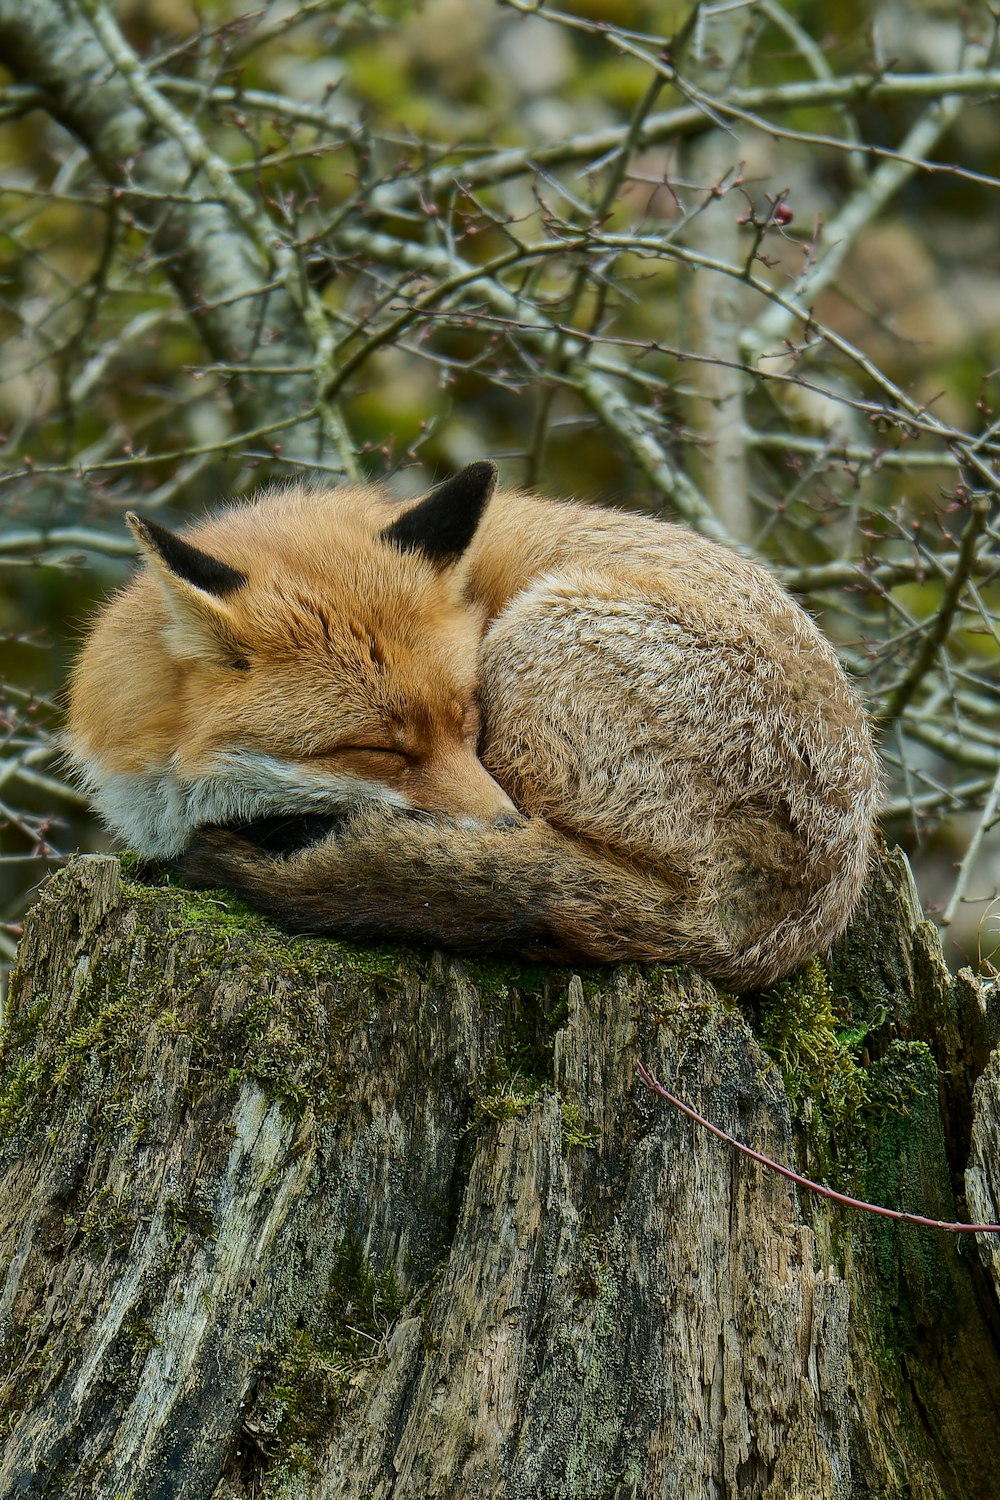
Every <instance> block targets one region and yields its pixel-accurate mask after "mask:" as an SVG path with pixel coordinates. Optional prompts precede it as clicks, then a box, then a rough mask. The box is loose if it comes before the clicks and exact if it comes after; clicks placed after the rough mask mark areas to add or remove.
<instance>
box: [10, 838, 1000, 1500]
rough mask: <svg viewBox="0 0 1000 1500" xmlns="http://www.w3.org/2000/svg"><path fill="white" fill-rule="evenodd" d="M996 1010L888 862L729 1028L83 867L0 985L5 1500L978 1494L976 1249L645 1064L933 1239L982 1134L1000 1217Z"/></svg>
mask: <svg viewBox="0 0 1000 1500" xmlns="http://www.w3.org/2000/svg"><path fill="white" fill-rule="evenodd" d="M989 999H990V996H989V994H988V992H987V991H984V990H983V989H982V988H981V987H980V986H978V985H977V984H976V982H975V981H974V980H973V979H972V976H971V975H970V974H969V973H968V972H967V971H965V972H963V973H962V974H961V975H960V976H959V977H958V979H956V980H954V981H953V980H952V979H951V978H950V976H949V975H948V973H947V971H946V969H945V967H944V964H943V962H942V959H941V955H940V949H939V947H938V944H937V938H936V935H935V933H934V930H933V928H931V927H930V926H929V925H928V924H926V923H924V922H922V921H921V920H920V914H919V910H918V908H917V907H916V904H915V900H914V897H913V894H912V886H911V883H910V880H909V873H908V870H907V868H906V865H905V861H904V860H903V859H902V857H901V856H899V855H893V856H888V857H886V859H885V860H884V862H883V864H882V866H881V867H880V868H879V869H878V870H877V871H876V872H875V874H874V875H873V879H872V882H871V885H870V888H869V892H868V896H867V902H866V905H865V908H864V910H863V911H862V913H861V914H860V916H859V918H858V920H857V922H856V923H855V925H854V927H853V929H852V931H851V933H850V934H849V935H848V937H847V938H846V939H845V940H844V941H843V942H842V943H841V944H839V945H838V947H837V949H836V950H835V951H834V953H833V954H832V955H831V956H830V958H829V961H828V962H827V963H825V964H821V963H819V962H815V963H813V964H810V965H808V966H807V967H806V969H805V970H804V971H802V973H801V974H799V975H797V976H795V978H793V979H792V980H790V981H787V982H785V983H784V984H782V985H779V986H778V987H777V988H776V989H775V990H774V991H772V992H770V993H768V994H767V995H764V996H760V997H750V998H747V997H744V998H743V999H742V1000H739V1001H736V1000H733V999H732V998H731V997H726V996H724V995H720V994H718V993H717V992H716V991H715V990H714V989H713V988H712V986H710V985H709V984H708V983H706V982H705V981H704V980H702V979H700V978H699V977H697V976H696V975H693V974H691V973H690V972H687V971H680V970H673V969H667V968H663V967H658V966H652V967H647V968H639V967H634V966H632V967H624V968H621V969H617V970H614V971H611V970H603V971H598V970H593V971H588V972H580V973H573V972H571V971H569V970H564V969H557V968H542V967H531V966H525V965H519V964H508V963H501V962H497V963H489V964H486V963H468V962H464V961H461V960H459V959H456V958H452V957H444V956H441V955H438V954H418V953H413V952H409V951H403V950H395V949H389V948H383V949H375V950H372V949H363V948H359V947H354V946H351V945H347V944H338V943H333V942H328V941H321V940H316V939H303V938H295V939H293V938H290V937H287V936H285V935H283V934H282V933H281V932H280V931H279V930H278V929H276V928H275V927H273V926H271V925H270V924H268V923H266V922H264V921H262V920H261V919H259V918H257V917H254V916H251V915H250V914H249V913H247V912H246V910H245V909H244V908H242V907H240V906H239V905H238V903H235V902H234V901H233V900H232V898H230V897H227V896H226V895H225V893H221V892H220V893H208V894H206V893H199V894H193V893H191V892H189V891H185V890H183V889H180V888H178V887H176V886H171V885H169V884H164V885H161V886H155V885H154V886H149V885H141V884H138V883H136V882H135V880H134V879H133V878H131V876H130V875H129V874H128V873H126V874H123V872H122V870H121V867H120V865H119V862H118V861H117V860H116V859H113V858H108V857H98V856H92V857H85V858H81V859H78V860H76V861H75V862H74V863H73V864H71V865H70V866H68V867H67V868H66V869H65V870H63V871H61V872H59V873H58V874H57V875H56V876H55V877H53V878H52V879H51V880H50V881H49V883H48V884H47V885H46V887H45V888H44V889H43V891H42V894H41V895H40V897H39V898H38V901H37V903H36V905H35V906H34V908H33V910H32V911H31V913H30V915H29V918H28V922H27V924H26V930H25V935H24V939H23V942H22V945H21V950H20V955H19V962H18V965H17V967H16V970H15V973H14V975H13V977H12V983H11V993H10V1014H9V1019H8V1030H7V1035H6V1042H5V1049H4V1054H3V1064H4V1067H3V1093H2V1098H0V1130H2V1137H3V1141H4V1160H3V1168H4V1185H3V1189H2V1196H0V1244H2V1267H3V1272H4V1281H3V1290H2V1301H0V1339H2V1365H0V1420H2V1431H3V1432H4V1434H5V1436H4V1440H3V1449H2V1458H0V1494H3V1495H4V1496H11V1497H13V1496H18V1497H21V1496H23V1497H49V1496H66V1495H72V1496H81V1497H82V1496H88V1497H94V1500H125V1497H130V1496H135V1497H142V1500H210V1497H211V1500H251V1497H278V1496H281V1497H285V1500H288V1497H293V1496H295V1497H309V1500H321V1497H322V1500H333V1497H338V1500H340V1497H345V1500H346V1497H362V1496H364V1497H372V1496H373V1497H385V1500H389V1497H392V1500H428V1497H444V1496H474V1497H481V1500H489V1497H506V1500H515V1497H517V1500H535V1497H537V1500H550V1497H551V1500H626V1497H628V1500H640V1497H642V1500H645V1497H653V1496H656V1497H664V1500H666V1497H671V1500H675V1497H680V1500H689V1497H690V1500H705V1497H720V1500H721V1497H739V1500H756V1497H762V1500H763V1497H772V1500H778V1497H780V1500H789V1497H799V1496H801V1497H808V1500H821V1497H837V1500H840V1497H844V1500H846V1497H848V1496H850V1497H855V1500H856V1497H868V1496H871V1497H875V1496H900V1497H902V1496H904V1495H905V1496H908V1497H911V1500H922V1497H932V1496H933V1497H939V1496H949V1497H951V1496H955V1497H958V1496H962V1497H963V1500H964V1497H979V1496H982V1497H984V1500H985V1497H986V1496H990V1495H993V1494H995V1492H996V1488H995V1479H994V1476H995V1474H996V1472H997V1470H998V1468H1000V1357H998V1343H997V1337H996V1334H997V1327H998V1321H1000V1320H998V1317H997V1304H996V1295H995V1291H994V1280H993V1279H992V1278H991V1274H990V1264H986V1265H984V1263H983V1261H982V1260H981V1258H980V1252H979V1250H978V1249H977V1246H976V1244H975V1243H974V1242H973V1241H972V1238H971V1237H970V1236H951V1235H946V1234H944V1233H942V1232H940V1231H927V1230H920V1229H917V1228H914V1227H912V1226H909V1225H901V1224H898V1223H892V1222H887V1221H885V1220H880V1219H876V1218H873V1217H870V1216H868V1215H863V1214H860V1213H858V1212H855V1211H850V1210H845V1209H843V1208H840V1207H837V1206H835V1205H831V1204H830V1203H828V1202H826V1201H824V1200H821V1199H818V1198H816V1197H815V1196H813V1195H811V1194H808V1193H805V1192H803V1191H801V1190H799V1189H797V1188H796V1187H795V1186H794V1185H792V1184H791V1183H789V1182H788V1181H786V1180H785V1179H783V1178H780V1177H778V1176H776V1175H774V1174H773V1173H771V1172H768V1171H766V1170H764V1169H763V1168H761V1167H760V1166H758V1165H757V1164H755V1163H753V1162H750V1161H748V1160H746V1159H745V1158H744V1157H741V1156H740V1155H738V1154H737V1153H736V1152H734V1151H733V1150H732V1149H731V1148H730V1147H728V1146H727V1145H725V1144H724V1143H722V1142H720V1141H719V1140H718V1139H716V1138H715V1137H713V1136H711V1135H710V1134H708V1133H707V1132H706V1131H704V1130H702V1129H700V1128H699V1127H698V1126H696V1125H694V1124H693V1123H692V1122H691V1121H689V1120H688V1119H687V1118H686V1117H685V1116H683V1115H681V1114H680V1113H678V1112H676V1111H675V1110H673V1109H672V1108H670V1107H669V1106H667V1105H666V1104H664V1103H663V1102H662V1101H661V1100H660V1099H658V1098H657V1097H655V1096H654V1095H653V1094H651V1093H650V1092H649V1091H648V1090H647V1089H646V1088H644V1087H643V1086H642V1085H641V1084H640V1083H639V1082H638V1081H637V1078H636V1071H635V1070H636V1065H637V1063H638V1062H640V1061H642V1062H644V1063H645V1064H646V1065H647V1066H648V1067H649V1068H650V1069H651V1070H652V1071H653V1072H654V1073H656V1074H657V1075H658V1076H659V1078H660V1079H661V1080H662V1081H663V1083H664V1084H665V1085H666V1086H667V1087H668V1088H670V1089H672V1090H673V1091H674V1092H675V1093H677V1094H679V1095H681V1096H683V1097H684V1098H685V1099H686V1100H688V1101H689V1102H690V1103H691V1104H693V1105H694V1106H695V1107H696V1108H697V1109H699V1110H700V1111H701V1112H702V1113H703V1114H704V1115H706V1116H708V1117H709V1118H710V1119H711V1120H713V1121H714V1122H715V1123H716V1124H718V1125H720V1126H721V1127H722V1128H723V1129H725V1130H727V1131H729V1132H730V1133H732V1134H735V1135H737V1136H739V1137H740V1138H741V1139H742V1140H744V1141H746V1142H747V1143H749V1144H750V1145H752V1146H754V1147H755V1148H757V1149H758V1150H762V1151H764V1152H766V1153H767V1154H768V1155H770V1156H772V1157H775V1158H777V1159H778V1160H780V1161H783V1162H786V1163H788V1164H797V1165H798V1167H799V1169H800V1170H805V1171H807V1172H808V1173H809V1174H811V1175H813V1176H817V1175H819V1176H823V1177H824V1178H825V1179H826V1180H828V1181H833V1182H834V1183H835V1185H838V1186H841V1187H846V1188H847V1190H849V1191H853V1192H855V1193H861V1194H863V1195H865V1196H870V1197H873V1198H876V1199H878V1201H880V1202H882V1203H884V1204H887V1205H888V1206H893V1207H902V1208H905V1209H906V1210H908V1211H911V1212H918V1213H923V1214H928V1215H930V1216H932V1217H935V1218H940V1219H953V1218H956V1217H958V1215H959V1213H960V1212H964V1202H963V1200H962V1177H961V1173H962V1170H963V1169H964V1167H965V1163H966V1160H967V1157H968V1154H969V1150H970V1143H971V1148H972V1152H973V1166H972V1170H971V1173H970V1198H971V1202H972V1206H973V1209H974V1212H975V1213H976V1214H977V1215H980V1216H987V1217H990V1218H991V1219H994V1220H995V1219H997V1217H998V1207H997V1205H998V1202H1000V1167H998V1165H997V1163H998V1162H1000V1152H998V1144H1000V1142H998V1140H997V1132H998V1129H1000V1065H998V1063H997V1060H996V1058H995V1057H994V1058H993V1059H992V1060H990V1061H989V1066H988V1068H987V1061H988V1058H989V1048H990V1046H991V1045H992V1043H993V1041H994V1040H995V1037H994V1035H993V1030H994V1027H995V1019H996V1017H995V1014H994V1013H993V1012H992V1011H991V1009H990V1005H989V1003H988V1002H989ZM984 1068H986V1069H987V1071H986V1072H985V1073H984V1074H983V1077H982V1079H981V1080H980V1082H979V1084H978V1086H977V1090H976V1096H975V1099H976V1118H975V1120H974V1119H973V1104H972V1084H973V1081H974V1079H975V1077H976V1075H977V1074H978V1073H980V1072H982V1070H983V1069H984ZM956 1189H957V1194H958V1196H957V1199H956ZM979 1238H980V1241H981V1242H982V1243H983V1246H984V1253H985V1254H986V1255H987V1256H993V1257H997V1256H1000V1244H997V1242H996V1241H995V1240H993V1241H991V1242H990V1243H989V1244H986V1243H985V1241H986V1239H987V1237H986V1236H980V1237H979ZM991 1264H992V1277H993V1278H995V1277H996V1276H997V1275H1000V1267H998V1265H997V1264H996V1262H995V1261H994V1262H991Z"/></svg>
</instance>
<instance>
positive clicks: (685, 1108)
mask: <svg viewBox="0 0 1000 1500" xmlns="http://www.w3.org/2000/svg"><path fill="white" fill-rule="evenodd" d="M636 1072H637V1073H638V1075H639V1078H640V1079H641V1081H642V1082H643V1083H644V1084H645V1085H646V1087H647V1088H648V1089H650V1090H651V1091H652V1092H653V1093H654V1094H658V1095H659V1097H660V1098H661V1099H665V1100H666V1101H667V1103H668V1104H672V1105H673V1106H674V1108H675V1109H679V1110H680V1112H681V1114H684V1115H687V1117H688V1119H690V1120H694V1122H695V1124H696V1125H701V1126H702V1127H703V1128H704V1129H705V1130H708V1131H710V1132H711V1133H712V1135H714V1136H718V1138H719V1140H720V1141H725V1143H726V1145H727V1146H732V1147H733V1149H734V1150H736V1151H739V1152H741V1153H742V1155H743V1156H749V1158H750V1160H751V1161H755V1162H758V1163H759V1164H760V1165H761V1166H762V1167H767V1169H768V1171H770V1172H777V1173H778V1175H779V1177H787V1178H788V1180H789V1182H794V1183H796V1184H797V1185H798V1186H799V1187H803V1188H806V1189H807V1191H808V1192H810V1193H816V1194H817V1195H818V1196H819V1197H820V1198H829V1199H830V1201H831V1202H833V1203H839V1204H840V1205H841V1207H843V1208H859V1209H861V1210H862V1212H864V1213H868V1214H878V1215H879V1217H880V1218H883V1219H895V1221H896V1222H897V1223H898V1224H915V1225H916V1226H917V1227H918V1228H920V1229H943V1230H945V1232H946V1233H948V1234H1000V1224H958V1223H954V1222H952V1221H951V1220H948V1219H925V1218H924V1216H923V1214H908V1213H903V1212H902V1211H901V1210H900V1209H898V1208H883V1207H882V1206H881V1205H880V1204H878V1203H866V1202H865V1200H864V1199H863V1198H852V1197H850V1196H849V1194H847V1193H837V1192H835V1191H834V1189H833V1188H829V1187H826V1186H824V1184H823V1183H821V1182H813V1181H812V1180H811V1179H810V1178H809V1177H803V1176H802V1174H801V1173H800V1172H793V1171H792V1169H791V1167H783V1166H782V1165H781V1163H780V1162H777V1161H773V1160H772V1159H771V1157H769V1156H765V1155H764V1153H763V1152H762V1151H754V1150H753V1149H752V1148H751V1147H750V1146H745V1145H744V1144H743V1142H742V1141H738V1140H737V1139H736V1137H735V1136H732V1135H728V1134H727V1133H726V1131H724V1130H720V1129H719V1127H718V1125H713V1124H712V1122H711V1120H706V1119H705V1117H704V1115H700V1114H699V1113H698V1111H697V1110H696V1109H692V1108H691V1106H690V1104H685V1103H684V1101H683V1100H682V1099H678V1098H677V1096H676V1094H671V1093H668V1091H667V1090H666V1089H665V1088H664V1087H663V1084H662V1083H660V1082H659V1081H658V1080H657V1079H656V1078H655V1077H654V1075H653V1074H652V1073H651V1072H650V1071H649V1069H648V1068H646V1067H645V1066H644V1065H643V1064H642V1063H638V1064H637V1065H636Z"/></svg>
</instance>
